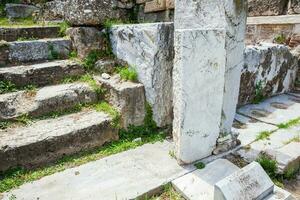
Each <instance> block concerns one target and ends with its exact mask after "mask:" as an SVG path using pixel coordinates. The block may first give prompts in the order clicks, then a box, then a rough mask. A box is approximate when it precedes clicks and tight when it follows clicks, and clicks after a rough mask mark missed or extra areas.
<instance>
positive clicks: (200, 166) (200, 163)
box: [195, 162, 205, 169]
mask: <svg viewBox="0 0 300 200" xmlns="http://www.w3.org/2000/svg"><path fill="white" fill-rule="evenodd" d="M195 167H196V168H197V169H204V168H205V164H204V163H203V162H198V163H196V164H195Z"/></svg>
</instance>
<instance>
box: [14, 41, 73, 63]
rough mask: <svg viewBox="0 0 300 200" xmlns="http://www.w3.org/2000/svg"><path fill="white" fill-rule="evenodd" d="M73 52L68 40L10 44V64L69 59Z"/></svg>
mask: <svg viewBox="0 0 300 200" xmlns="http://www.w3.org/2000/svg"><path fill="white" fill-rule="evenodd" d="M71 50H72V47H71V41H70V40H66V39H44V40H35V41H24V42H11V43H9V61H10V62H30V61H39V60H48V59H53V54H55V56H57V57H58V58H67V57H68V55H69V52H70V51H71Z"/></svg>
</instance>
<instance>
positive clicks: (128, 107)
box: [94, 75, 146, 128]
mask: <svg viewBox="0 0 300 200" xmlns="http://www.w3.org/2000/svg"><path fill="white" fill-rule="evenodd" d="M94 79H95V80H96V81H97V82H98V83H99V84H100V85H101V87H103V88H105V89H106V90H107V95H106V100H107V101H108V102H109V103H110V104H111V105H113V106H114V107H115V108H117V110H118V111H119V112H120V114H121V126H122V128H128V127H129V126H130V125H134V126H141V125H143V124H144V118H145V116H146V108H145V107H146V99H145V89H144V86H143V84H141V83H133V82H131V81H124V80H121V77H120V75H114V76H111V77H105V78H104V77H102V76H94Z"/></svg>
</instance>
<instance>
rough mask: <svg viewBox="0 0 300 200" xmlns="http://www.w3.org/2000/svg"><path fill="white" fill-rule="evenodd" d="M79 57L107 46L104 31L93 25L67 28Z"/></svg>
mask: <svg viewBox="0 0 300 200" xmlns="http://www.w3.org/2000/svg"><path fill="white" fill-rule="evenodd" d="M67 35H69V36H70V38H71V40H72V43H73V45H74V47H75V49H76V50H77V53H78V57H79V58H81V59H82V58H85V57H86V56H87V55H88V54H89V53H90V52H91V51H93V50H94V51H105V50H106V49H107V48H108V44H107V42H108V41H107V39H106V37H105V32H103V31H101V30H100V29H98V28H95V27H75V28H69V29H68V30H67Z"/></svg>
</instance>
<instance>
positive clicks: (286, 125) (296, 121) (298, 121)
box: [277, 117, 300, 129]
mask: <svg viewBox="0 0 300 200" xmlns="http://www.w3.org/2000/svg"><path fill="white" fill-rule="evenodd" d="M298 124H300V117H298V118H296V119H293V120H290V121H288V122H287V123H281V124H279V125H277V127H278V128H280V129H287V128H290V127H292V126H296V125H298Z"/></svg>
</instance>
